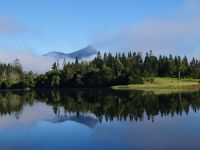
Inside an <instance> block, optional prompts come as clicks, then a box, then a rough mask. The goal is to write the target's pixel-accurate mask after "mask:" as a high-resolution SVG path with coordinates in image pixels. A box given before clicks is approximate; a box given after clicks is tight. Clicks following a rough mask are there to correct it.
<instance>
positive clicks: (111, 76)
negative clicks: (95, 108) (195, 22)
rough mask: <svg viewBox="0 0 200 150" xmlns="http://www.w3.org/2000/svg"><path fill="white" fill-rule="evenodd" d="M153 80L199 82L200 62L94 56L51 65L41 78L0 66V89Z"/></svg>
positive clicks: (176, 58) (17, 66)
mask: <svg viewBox="0 0 200 150" xmlns="http://www.w3.org/2000/svg"><path fill="white" fill-rule="evenodd" d="M61 66H62V67H61ZM154 77H174V78H186V77H190V78H200V61H199V60H197V59H195V58H193V59H192V60H191V61H188V58H187V57H186V56H184V57H180V56H172V55H169V56H162V55H160V56H159V57H156V56H154V55H153V53H152V51H150V52H148V53H146V55H145V56H144V57H143V56H142V54H141V53H136V52H129V53H128V54H125V53H117V54H115V55H112V54H111V53H104V55H101V53H100V52H98V53H97V56H96V57H95V58H94V59H93V60H92V61H90V62H87V61H79V60H78V59H76V60H75V62H67V60H64V62H63V64H62V65H60V64H59V63H58V62H55V63H54V64H53V65H52V69H51V70H50V71H48V72H46V73H44V74H34V73H32V72H25V71H23V68H22V65H21V64H20V62H19V60H18V59H16V60H15V61H14V62H13V63H11V64H4V63H1V64H0V88H1V89H8V88H11V89H16V88H18V89H23V88H82V87H110V86H112V85H126V84H142V83H144V81H148V82H153V79H154Z"/></svg>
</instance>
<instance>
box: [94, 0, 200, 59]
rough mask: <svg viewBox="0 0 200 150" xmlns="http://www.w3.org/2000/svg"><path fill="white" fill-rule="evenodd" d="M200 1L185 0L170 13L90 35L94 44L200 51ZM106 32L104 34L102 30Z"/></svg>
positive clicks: (174, 51) (157, 50)
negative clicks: (115, 29)
mask: <svg viewBox="0 0 200 150" xmlns="http://www.w3.org/2000/svg"><path fill="white" fill-rule="evenodd" d="M199 8H200V1H198V0H186V1H185V3H184V4H182V5H181V6H180V7H178V8H177V10H176V11H174V12H173V16H172V15H170V16H163V17H152V18H146V19H145V20H143V21H141V22H139V23H137V24H134V25H133V26H130V27H124V28H121V29H119V30H118V31H115V32H114V31H113V32H110V33H109V32H108V33H107V32H106V31H105V32H103V33H102V32H98V33H96V34H95V35H94V36H93V37H92V43H93V44H94V46H97V48H100V49H104V48H107V49H108V50H112V51H114V52H116V51H120V50H122V49H123V50H136V51H142V52H146V51H149V50H153V52H154V53H155V54H169V53H172V54H179V55H185V54H187V55H194V56H196V54H200V53H199V52H198V51H199V50H200V45H199V41H200V12H199ZM104 33H106V34H104Z"/></svg>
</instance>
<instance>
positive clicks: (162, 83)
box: [112, 77, 200, 94]
mask: <svg viewBox="0 0 200 150" xmlns="http://www.w3.org/2000/svg"><path fill="white" fill-rule="evenodd" d="M199 88H200V83H199V80H198V79H191V78H185V79H178V78H160V77H157V78H155V79H154V81H153V83H149V82H145V83H144V84H131V85H119V86H113V87H112V89H115V90H143V91H152V92H154V93H156V94H169V93H177V92H190V91H195V90H199Z"/></svg>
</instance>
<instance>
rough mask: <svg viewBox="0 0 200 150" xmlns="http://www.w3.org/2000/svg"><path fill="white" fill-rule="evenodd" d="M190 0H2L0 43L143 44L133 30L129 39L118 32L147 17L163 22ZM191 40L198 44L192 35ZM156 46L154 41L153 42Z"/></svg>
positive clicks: (40, 46)
mask: <svg viewBox="0 0 200 150" xmlns="http://www.w3.org/2000/svg"><path fill="white" fill-rule="evenodd" d="M188 1H195V0H29V1H28V0H2V1H0V48H2V49H3V48H4V49H12V50H24V51H26V50H29V51H34V52H35V53H38V54H42V53H46V52H49V51H52V50H54V51H62V52H71V51H75V50H78V49H80V48H83V47H85V46H87V45H88V44H93V45H94V46H95V47H97V48H98V49H100V50H107V51H109V50H110V51H120V50H121V49H123V48H124V49H136V50H140V48H141V50H142V49H143V47H141V46H140V45H139V46H132V45H130V43H129V40H130V37H131V36H132V35H131V36H130V37H129V36H128V37H129V38H128V39H127V40H126V37H125V38H124V37H123V36H124V35H122V36H121V37H122V39H123V40H121V38H119V37H118V36H120V35H121V32H122V31H126V32H129V30H131V31H132V27H133V30H135V26H143V25H144V24H145V23H144V22H145V20H152V21H150V22H155V23H156V22H157V23H158V24H159V23H160V22H159V21H158V20H160V18H161V20H162V18H164V19H165V20H168V19H171V18H173V17H174V15H176V14H177V10H179V8H180V7H182V6H184V5H185V4H186V3H188ZM189 11H190V10H189ZM186 14H187V13H186ZM180 17H181V16H180V15H178V16H177V18H180ZM197 17H199V16H197ZM174 20H176V17H175V19H174ZM181 21H182V20H180V22H181ZM147 24H148V23H147ZM150 24H151V23H150ZM147 27H148V26H147ZM1 28H2V29H1ZM144 28H146V26H145V25H144ZM136 29H137V28H136ZM139 31H140V28H139V29H138V31H137V33H138V34H139V35H140V32H139ZM147 32H148V31H147ZM133 34H134V33H133ZM142 34H144V33H142ZM142 34H141V35H142ZM143 36H144V37H146V35H143ZM171 36H172V35H171ZM192 36H193V35H192ZM195 36H196V35H195ZM134 38H135V37H133V39H134ZM115 39H117V40H115ZM142 39H143V38H141V40H142ZM124 40H125V41H124ZM186 40H187V39H186ZM110 41H112V42H113V43H111V42H110ZM127 41H128V42H127ZM140 42H142V41H139V42H137V43H140ZM115 43H116V45H115ZM118 43H121V44H119V45H117V44H118ZM184 43H185V41H184ZM188 43H189V45H192V46H193V44H192V41H188ZM194 43H195V42H194ZM147 44H148V43H147ZM113 45H114V46H113ZM136 45H137V44H136ZM194 45H195V44H194ZM151 48H154V46H152V47H151V44H150V46H149V49H151ZM161 48H162V47H161ZM144 49H146V47H144ZM155 49H156V48H155ZM158 49H159V48H158ZM163 49H165V47H164V48H163ZM161 52H162V51H161Z"/></svg>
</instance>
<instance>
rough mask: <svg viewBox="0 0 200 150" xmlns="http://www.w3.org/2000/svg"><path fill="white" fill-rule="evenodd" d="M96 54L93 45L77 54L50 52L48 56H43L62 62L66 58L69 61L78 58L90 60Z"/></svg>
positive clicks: (76, 52) (78, 51)
mask: <svg viewBox="0 0 200 150" xmlns="http://www.w3.org/2000/svg"><path fill="white" fill-rule="evenodd" d="M96 54H97V50H96V49H95V48H94V47H93V46H92V45H88V46H87V47H85V48H82V49H80V50H77V51H75V52H72V53H68V54H65V53H61V52H56V51H52V52H49V53H47V54H44V55H43V56H46V57H52V58H54V59H57V60H60V59H64V58H68V59H76V58H78V59H84V58H88V57H91V56H94V55H96Z"/></svg>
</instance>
